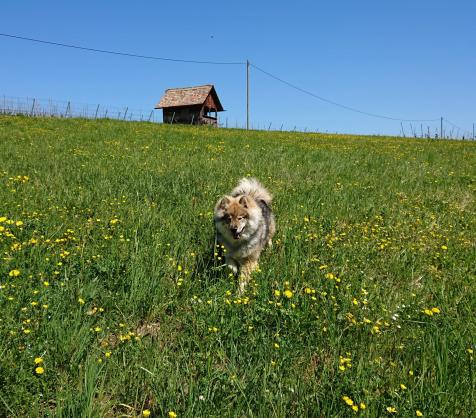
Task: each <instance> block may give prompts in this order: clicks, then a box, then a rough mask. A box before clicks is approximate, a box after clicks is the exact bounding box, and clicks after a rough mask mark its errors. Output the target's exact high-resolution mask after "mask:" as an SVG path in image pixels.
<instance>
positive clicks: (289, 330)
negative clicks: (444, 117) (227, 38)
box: [0, 117, 476, 417]
mask: <svg viewBox="0 0 476 418" xmlns="http://www.w3.org/2000/svg"><path fill="white" fill-rule="evenodd" d="M0 144H1V145H0V146H1V153H0V164H1V165H0V253H1V262H0V286H1V287H0V416H4V415H6V416H61V417H81V416H84V417H89V416H94V417H95V416H108V417H117V416H139V415H140V414H141V413H142V411H143V410H144V409H149V410H150V411H151V416H158V417H166V416H168V413H169V412H170V411H173V412H175V413H176V414H177V416H178V417H184V416H187V417H201V416H203V417H205V416H216V417H225V416H239V417H242V416H249V417H252V416H255V417H269V416H276V417H288V416H315V417H333V416H336V417H346V416H354V415H355V416H366V417H367V416H368V417H382V416H394V415H395V416H408V417H412V416H416V411H417V410H419V411H421V412H422V413H423V416H426V417H449V416H452V417H467V416H468V417H469V416H474V414H476V399H475V397H476V395H475V394H476V382H475V381H476V377H475V376H474V373H475V367H476V362H475V361H474V360H473V359H474V357H475V356H474V354H472V353H471V350H476V347H475V345H476V337H475V336H476V321H475V320H474V313H475V311H476V286H475V265H476V254H475V242H476V236H475V235H476V221H475V219H476V217H475V211H476V204H475V192H476V171H475V170H476V169H475V167H476V146H475V145H476V144H474V143H468V142H455V141H441V142H440V141H432V140H413V139H401V138H400V139H399V138H391V137H356V136H344V135H339V136H338V135H318V134H300V133H272V132H245V131H240V130H222V129H207V128H198V127H188V126H183V127H179V126H163V125H156V124H148V123H126V122H117V121H87V120H74V119H73V120H60V119H40V118H37V119H33V118H23V117H1V118H0ZM22 176H27V177H22ZM243 176H255V177H257V178H258V179H259V180H261V181H262V182H263V183H264V184H265V185H266V186H267V187H268V188H269V190H270V191H271V192H272V193H273V195H274V203H273V208H274V210H275V213H276V218H277V234H276V237H275V246H274V248H272V249H271V250H267V251H266V252H265V253H264V254H263V257H262V259H261V263H260V266H261V271H259V272H257V273H256V274H255V276H254V280H253V283H252V285H251V286H250V287H249V291H248V293H247V295H246V297H244V298H241V299H240V298H238V297H237V293H236V292H237V283H236V280H235V279H234V278H232V277H229V274H228V271H226V269H225V268H223V267H222V265H221V264H222V260H220V259H219V255H218V256H217V255H214V250H213V245H214V228H213V221H212V210H213V206H214V204H215V202H216V201H217V199H218V198H219V197H220V196H221V195H223V194H225V193H227V192H229V191H230V190H231V189H232V187H234V186H235V185H236V183H237V181H238V180H239V179H240V178H241V177H243ZM15 271H16V272H15ZM15 273H19V274H18V275H17V276H15ZM285 290H290V291H291V292H292V297H291V298H288V297H286V296H285V295H284V291H285ZM276 291H279V292H280V294H279V296H278V292H276ZM287 294H288V296H291V294H290V293H289V292H288V293H287ZM432 309H433V310H432ZM425 310H426V311H425ZM425 312H426V313H425ZM38 357H41V359H42V360H43V362H42V363H41V366H42V367H43V369H44V373H42V374H37V373H36V372H35V368H36V367H37V365H35V358H38ZM341 369H343V370H341ZM401 385H404V386H403V387H402V386H401ZM405 388H406V389H405ZM344 396H347V397H349V398H350V399H351V400H352V402H353V403H354V405H355V404H360V403H361V402H363V403H364V404H365V405H366V408H365V409H362V408H361V407H360V406H359V407H358V408H359V410H358V412H355V413H354V412H353V411H352V409H351V406H350V405H347V403H346V402H345V401H344V400H343V399H342V398H343V397H344ZM348 402H349V403H350V401H348ZM392 408H395V410H396V411H397V412H396V413H392V412H389V411H392V410H393V409H392Z"/></svg>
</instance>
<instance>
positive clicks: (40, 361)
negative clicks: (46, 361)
mask: <svg viewBox="0 0 476 418" xmlns="http://www.w3.org/2000/svg"><path fill="white" fill-rule="evenodd" d="M41 363H43V359H42V358H41V357H36V358H35V364H41Z"/></svg>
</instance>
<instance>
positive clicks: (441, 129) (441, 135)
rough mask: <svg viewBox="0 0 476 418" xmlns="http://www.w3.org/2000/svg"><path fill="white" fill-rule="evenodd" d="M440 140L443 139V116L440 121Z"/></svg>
mask: <svg viewBox="0 0 476 418" xmlns="http://www.w3.org/2000/svg"><path fill="white" fill-rule="evenodd" d="M440 139H443V116H442V117H441V119H440Z"/></svg>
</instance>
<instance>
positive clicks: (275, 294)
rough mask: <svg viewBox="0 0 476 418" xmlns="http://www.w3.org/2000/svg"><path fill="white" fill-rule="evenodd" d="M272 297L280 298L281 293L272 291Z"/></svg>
mask: <svg viewBox="0 0 476 418" xmlns="http://www.w3.org/2000/svg"><path fill="white" fill-rule="evenodd" d="M274 296H276V297H277V298H279V297H280V296H281V292H280V291H279V290H275V291H274Z"/></svg>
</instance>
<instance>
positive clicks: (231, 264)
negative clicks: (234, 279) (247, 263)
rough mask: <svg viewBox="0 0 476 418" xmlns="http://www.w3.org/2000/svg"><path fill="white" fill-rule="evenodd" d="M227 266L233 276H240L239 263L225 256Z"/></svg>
mask: <svg viewBox="0 0 476 418" xmlns="http://www.w3.org/2000/svg"><path fill="white" fill-rule="evenodd" d="M225 264H226V266H227V267H228V268H229V269H230V270H231V271H232V272H233V274H238V263H237V262H236V261H235V260H233V258H231V257H228V256H225Z"/></svg>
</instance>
